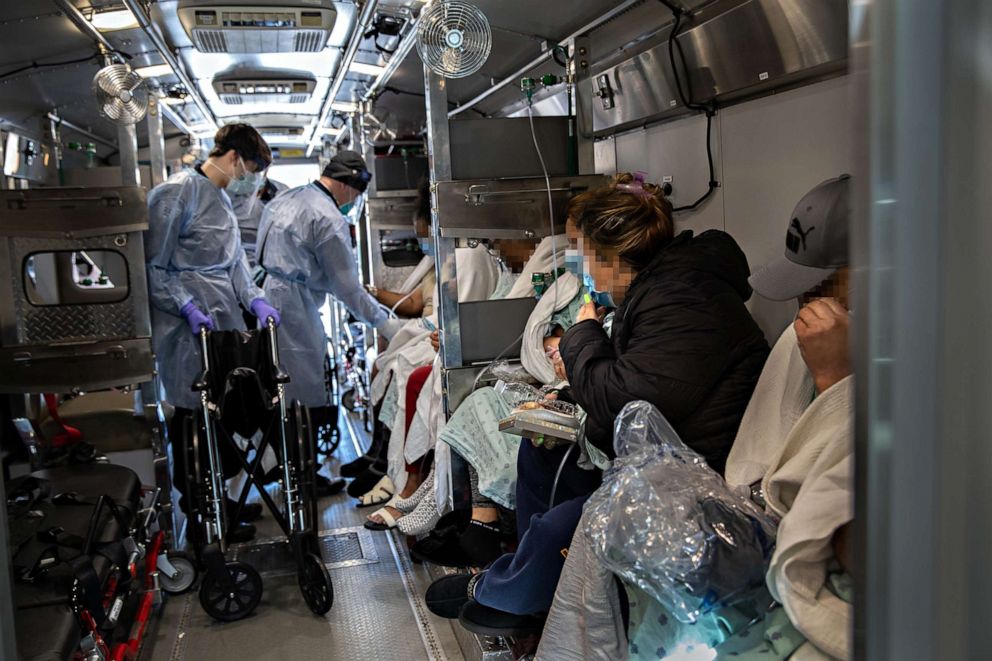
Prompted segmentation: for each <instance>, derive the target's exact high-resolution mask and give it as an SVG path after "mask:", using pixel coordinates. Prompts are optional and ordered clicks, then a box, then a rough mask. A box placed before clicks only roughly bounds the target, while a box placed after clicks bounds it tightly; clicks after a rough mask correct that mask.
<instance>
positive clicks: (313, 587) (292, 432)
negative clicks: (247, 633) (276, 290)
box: [185, 319, 334, 621]
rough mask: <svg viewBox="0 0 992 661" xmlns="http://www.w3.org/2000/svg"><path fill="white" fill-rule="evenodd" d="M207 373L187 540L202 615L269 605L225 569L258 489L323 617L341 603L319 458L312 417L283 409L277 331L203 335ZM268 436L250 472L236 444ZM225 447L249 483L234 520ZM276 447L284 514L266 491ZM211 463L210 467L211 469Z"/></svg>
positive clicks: (229, 614) (190, 460)
mask: <svg viewBox="0 0 992 661" xmlns="http://www.w3.org/2000/svg"><path fill="white" fill-rule="evenodd" d="M200 350H201V351H200V352H201V359H202V368H203V371H202V372H201V373H200V374H199V375H198V376H197V378H196V381H195V382H194V384H193V390H194V391H197V392H199V394H200V409H199V410H198V411H197V412H196V416H195V419H190V420H189V421H188V424H187V425H186V430H185V433H186V434H187V439H188V442H187V443H186V444H185V447H186V452H187V466H188V471H187V480H188V482H187V493H188V494H189V497H188V500H189V508H190V512H189V517H190V521H191V523H190V526H189V533H190V534H189V537H190V541H191V543H192V546H193V548H194V551H195V552H196V555H197V557H198V559H199V561H200V562H201V564H202V565H203V566H204V568H205V572H204V575H203V580H202V581H201V584H200V591H199V598H200V605H201V606H202V607H203V609H204V611H206V613H207V614H208V615H210V616H211V617H213V618H214V619H216V620H220V621H234V620H240V619H242V618H244V617H246V616H248V615H249V614H250V613H252V612H253V611H254V610H255V608H256V606H258V603H259V601H260V600H261V597H262V580H261V577H260V576H259V574H258V572H257V571H256V570H255V568H254V567H252V566H251V565H249V564H246V563H243V562H237V561H228V560H227V559H226V558H225V554H226V552H227V541H226V537H227V535H228V534H229V533H230V532H231V530H233V528H234V527H235V526H236V525H237V521H238V520H239V517H240V515H241V512H242V510H243V508H244V506H245V504H246V502H247V499H248V494H249V492H250V490H251V488H252V486H255V487H257V489H258V492H259V494H260V495H261V497H262V500H263V502H264V503H265V505H266V507H267V508H268V510H269V511H270V512H271V514H272V517H273V519H274V520H275V521H276V522H277V524H278V525H279V527H280V528H281V529H282V531H283V533H284V534H285V535H286V538H287V541H288V543H289V545H290V547H291V550H292V555H293V558H294V561H295V563H296V570H297V578H298V582H299V587H300V591H301V592H302V594H303V599H304V601H305V602H306V604H307V606H308V607H309V608H310V610H311V611H313V613H314V614H316V615H324V614H325V613H327V612H328V611H329V610H330V608H331V606H332V604H333V602H334V588H333V585H332V583H331V577H330V574H329V573H328V571H327V568H326V567H325V566H324V562H323V560H322V558H321V554H320V545H319V540H318V536H317V522H318V512H317V494H316V486H315V480H314V478H315V474H316V468H317V456H316V455H317V453H316V441H315V434H314V429H313V426H312V424H311V421H310V417H309V411H308V410H307V408H306V407H305V406H303V405H302V404H300V403H299V402H294V403H292V404H291V405H290V404H287V402H286V392H285V389H286V384H287V383H288V382H289V381H290V376H289V375H288V374H287V373H286V372H285V371H284V370H283V369H282V368H281V366H280V362H279V344H278V337H277V333H276V328H275V323H274V321H273V320H272V319H269V320H268V323H267V328H265V329H262V330H255V331H215V332H210V331H208V330H207V329H205V328H204V329H201V331H200ZM259 430H261V432H262V437H261V440H260V441H259V442H257V443H256V444H255V454H254V456H253V458H252V460H251V461H250V462H249V461H248V459H247V455H246V454H245V452H243V451H242V450H241V449H240V448H239V447H238V444H237V442H236V440H235V438H234V436H235V434H237V435H238V436H241V437H242V438H246V439H247V438H252V437H253V436H254V435H255V433H256V432H257V431H259ZM221 444H230V446H231V447H232V448H233V449H234V452H232V453H230V454H232V455H235V456H236V457H237V461H238V462H239V464H240V468H241V469H243V470H244V471H245V473H246V474H247V476H248V479H247V480H246V481H245V483H244V485H243V487H242V489H241V493H240V494H239V496H238V497H237V498H236V499H234V500H235V501H236V505H235V506H234V509H235V511H234V512H228V511H226V510H227V503H226V501H227V498H226V495H227V491H226V488H225V483H224V467H223V465H222V461H221V453H220V448H221ZM269 447H274V449H275V454H276V456H277V457H278V463H279V465H278V473H279V477H278V481H279V484H280V487H281V491H282V495H283V501H284V505H283V506H282V507H280V506H279V505H277V504H276V502H275V501H274V500H273V498H272V497H271V496H270V495H269V493H268V491H266V489H265V477H264V475H263V469H262V465H261V463H262V457H263V455H264V454H265V452H266V449H267V448H269ZM204 458H205V460H204Z"/></svg>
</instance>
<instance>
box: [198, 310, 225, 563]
mask: <svg viewBox="0 0 992 661" xmlns="http://www.w3.org/2000/svg"><path fill="white" fill-rule="evenodd" d="M207 334H208V331H207V328H206V326H201V327H200V354H201V356H202V362H203V372H204V373H205V374H208V375H209V374H210V354H209V352H208V350H207V348H208V347H207ZM200 409H201V411H202V412H203V428H204V430H205V433H206V436H207V438H206V442H207V458H208V461H209V462H210V502H211V504H212V506H213V526H212V527H213V530H212V531H211V526H207V543H208V544H212V543H213V541H214V540H213V539H212V538H211V537H214V536H215V537H216V538H217V541H218V543H219V545H220V551H221V553H224V552H226V551H227V547H226V544H225V541H224V532H225V531H224V518H225V517H224V505H225V503H224V479H223V468H222V467H221V463H220V453H219V452H218V450H217V436H216V435H215V434H214V425H213V421H212V420H211V419H210V396H209V394H208V393H207V389H206V388H204V389H203V390H201V391H200ZM197 452H199V449H197ZM211 532H212V533H213V534H211Z"/></svg>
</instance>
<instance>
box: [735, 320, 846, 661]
mask: <svg viewBox="0 0 992 661" xmlns="http://www.w3.org/2000/svg"><path fill="white" fill-rule="evenodd" d="M852 421H853V377H850V376H849V377H847V378H846V379H844V380H843V381H841V382H839V383H837V384H835V385H834V386H833V387H831V388H830V389H828V390H827V391H826V392H824V393H821V394H820V395H819V396H817V397H816V399H813V383H812V378H811V376H810V374H809V370H808V369H807V368H806V365H805V363H804V362H803V361H802V356H801V355H800V353H799V347H798V345H797V343H796V335H795V331H794V330H793V329H792V327H791V326H790V327H789V328H788V329H786V331H785V332H784V333H783V334H782V337H781V338H780V339H779V341H778V342H777V343H776V344H775V348H774V350H773V351H772V353H771V355H770V356H769V358H768V362H767V363H766V364H765V368H764V370H763V371H762V373H761V378H760V379H759V380H758V386H757V388H756V389H755V392H754V395H753V396H752V397H751V402H750V404H749V405H748V408H747V412H746V413H745V415H744V419H743V421H742V422H741V427H740V429H739V431H738V433H737V439H736V441H735V442H734V448H733V450H732V451H731V453H730V457H729V458H728V460H727V480H728V482H730V483H731V484H733V485H747V484H752V483H754V482H757V481H758V480H761V485H762V490H763V492H764V495H765V499H766V501H767V503H768V504H767V507H768V509H769V510H770V511H771V512H774V513H775V514H776V515H778V516H780V517H782V521H781V523H780V525H779V530H778V541H777V546H776V549H775V553H774V555H773V556H772V562H771V567H770V568H769V571H768V577H767V579H768V588H769V590H770V591H771V593H772V595H773V596H774V597H775V598H776V599H777V600H778V601H779V602H781V603H782V605H783V606H784V607H785V609H786V612H787V613H788V615H789V618H790V619H791V620H792V622H793V624H794V625H795V626H796V628H797V629H799V630H800V631H801V632H802V633H803V635H805V636H806V638H807V639H808V641H809V642H807V643H806V644H805V645H804V646H803V648H801V649H800V650H798V651H797V652H796V655H795V658H797V659H802V658H810V659H812V658H823V657H824V656H826V657H828V658H837V659H846V658H848V657H849V656H850V633H849V628H850V624H851V605H850V604H848V603H846V602H844V601H843V600H841V599H839V598H838V597H836V596H835V595H834V594H833V593H832V592H831V591H830V590H829V589H828V588H827V587H826V580H827V571H828V565H829V564H830V563H831V561H832V559H833V548H832V545H831V542H832V539H833V536H834V533H835V532H836V531H837V530H838V529H839V528H840V527H841V526H843V525H844V524H846V523H848V522H850V521H851V520H852V519H853V518H854V509H853V494H854V484H853V479H854V475H853V461H854V460H853V451H854V450H853V433H852V426H851V425H852Z"/></svg>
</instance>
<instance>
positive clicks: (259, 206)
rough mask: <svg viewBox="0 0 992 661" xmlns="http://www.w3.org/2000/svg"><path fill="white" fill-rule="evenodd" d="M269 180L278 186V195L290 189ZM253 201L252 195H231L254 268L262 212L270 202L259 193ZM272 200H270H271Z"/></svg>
mask: <svg viewBox="0 0 992 661" xmlns="http://www.w3.org/2000/svg"><path fill="white" fill-rule="evenodd" d="M269 181H270V182H271V183H272V184H273V185H274V186H275V187H276V195H279V194H280V193H282V192H283V191H285V190H288V189H289V186H287V185H286V184H283V183H280V182H278V181H275V180H273V179H269ZM273 199H274V198H273ZM251 201H252V197H250V196H247V195H232V196H231V205H232V206H233V207H234V215H235V216H237V218H238V228H239V229H240V230H241V245H242V246H244V249H245V254H246V255H248V264H249V266H251V267H253V268H254V266H255V263H256V257H255V246H256V244H257V241H258V226H259V225H260V224H261V223H262V212H263V211H265V205H267V204H268V202H263V201H262V200H261V199H259V198H258V197H257V195H256V196H255V197H254V202H253V203H251V204H249V203H250V202H251ZM271 201H272V200H269V202H271Z"/></svg>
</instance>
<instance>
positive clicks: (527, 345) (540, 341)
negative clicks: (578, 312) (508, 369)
mask: <svg viewBox="0 0 992 661" xmlns="http://www.w3.org/2000/svg"><path fill="white" fill-rule="evenodd" d="M581 286H582V283H580V282H579V279H578V278H576V277H575V276H574V275H572V274H571V273H564V274H562V276H561V277H560V278H558V279H557V280H555V281H554V283H553V284H552V285H551V286H550V287H548V289H547V291H545V292H544V294H543V295H542V296H541V298H540V300H538V302H537V306H536V307H535V308H534V311H533V312H531V314H530V318H529V319H527V326H526V327H525V328H524V337H523V341H522V344H521V346H520V362H521V363H523V366H524V369H526V370H527V372H528V373H529V374H530V375H531V376H532V377H534V378H535V379H537V380H538V381H540V382H541V383H544V384H552V383H554V382H555V381H557V380H558V377H557V376H556V375H555V367H554V364H553V363H552V362H551V360H550V359H549V358H548V357H547V355H545V353H544V338H546V337H547V336H548V333H549V332H550V330H551V318H552V317H553V316H554V313H555V312H558V311H559V310H563V309H564V308H567V307H568V306H569V305H571V303H572V299H573V298H575V297H576V295H578V293H579V289H580V288H581Z"/></svg>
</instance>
